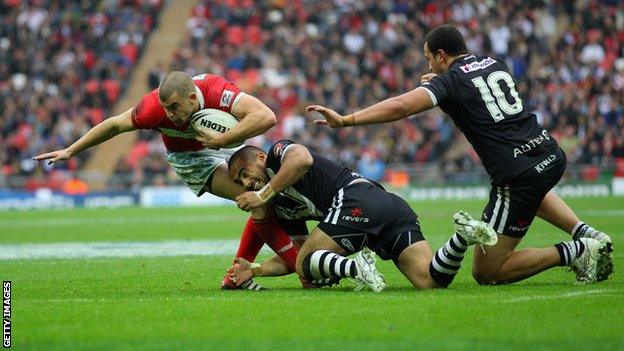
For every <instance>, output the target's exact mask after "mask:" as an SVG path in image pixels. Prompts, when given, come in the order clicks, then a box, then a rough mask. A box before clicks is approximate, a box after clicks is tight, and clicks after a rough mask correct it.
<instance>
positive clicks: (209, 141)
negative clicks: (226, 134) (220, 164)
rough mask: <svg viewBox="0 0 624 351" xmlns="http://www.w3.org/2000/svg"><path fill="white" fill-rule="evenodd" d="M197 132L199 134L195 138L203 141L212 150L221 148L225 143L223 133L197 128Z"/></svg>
mask: <svg viewBox="0 0 624 351" xmlns="http://www.w3.org/2000/svg"><path fill="white" fill-rule="evenodd" d="M196 132H197V135H196V136H195V139H196V140H197V141H199V142H200V143H202V145H204V147H207V148H209V149H212V150H219V149H220V148H222V147H223V146H224V145H225V143H224V142H223V137H222V135H223V134H218V133H211V132H208V131H205V130H201V129H198V130H196Z"/></svg>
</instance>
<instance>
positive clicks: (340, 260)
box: [303, 250, 357, 281]
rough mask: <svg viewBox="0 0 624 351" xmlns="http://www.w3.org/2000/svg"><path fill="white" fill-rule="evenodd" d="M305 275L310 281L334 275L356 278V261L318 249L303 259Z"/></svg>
mask: <svg viewBox="0 0 624 351" xmlns="http://www.w3.org/2000/svg"><path fill="white" fill-rule="evenodd" d="M303 275H304V277H305V278H306V279H308V280H309V281H314V280H321V279H326V278H332V277H340V278H355V277H356V276H357V265H356V264H355V261H354V260H352V259H349V258H346V257H343V256H340V255H338V254H335V253H333V252H330V251H327V250H317V251H314V252H313V253H311V254H309V255H308V256H306V258H304V259H303Z"/></svg>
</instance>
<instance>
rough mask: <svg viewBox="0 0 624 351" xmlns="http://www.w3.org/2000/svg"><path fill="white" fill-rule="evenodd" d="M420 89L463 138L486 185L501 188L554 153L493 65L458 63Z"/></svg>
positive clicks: (486, 60) (471, 58) (503, 70)
mask: <svg viewBox="0 0 624 351" xmlns="http://www.w3.org/2000/svg"><path fill="white" fill-rule="evenodd" d="M422 87H423V88H425V89H426V90H427V91H428V92H429V95H430V96H431V99H432V100H433V104H434V105H437V106H439V107H440V109H442V111H444V112H445V113H446V114H448V115H449V116H450V117H451V118H452V119H453V121H454V122H455V125H456V126H457V127H458V128H459V129H460V130H461V131H462V132H463V133H464V134H465V135H466V138H467V139H468V141H469V142H470V144H472V146H473V147H474V149H475V151H476V152H477V154H478V155H479V157H480V158H481V161H482V162H483V166H484V167H485V169H486V171H487V173H488V174H489V175H490V181H491V183H492V185H502V184H505V183H506V182H508V181H509V180H511V179H512V178H514V176H517V175H518V174H520V173H522V172H523V171H525V170H527V169H529V168H530V167H533V166H535V165H537V164H538V163H540V162H541V161H543V160H544V158H546V157H547V156H548V154H547V153H548V152H552V151H553V150H554V149H555V148H557V147H558V145H557V142H556V141H555V139H554V138H553V137H552V136H551V135H550V134H549V133H548V131H546V130H545V129H544V127H542V126H541V125H540V124H539V123H537V119H536V116H535V115H534V114H530V113H528V112H527V110H526V106H525V104H524V101H522V99H521V98H520V96H519V94H518V91H517V90H516V83H515V80H514V79H513V77H512V76H511V74H509V71H508V69H507V66H506V65H505V64H504V63H503V62H501V61H500V60H498V59H494V58H491V57H487V56H476V55H474V54H471V55H468V56H466V57H462V58H459V59H457V60H456V61H455V62H453V63H452V64H451V67H450V68H449V70H448V71H447V72H444V73H442V74H439V75H437V76H435V77H434V78H433V79H431V80H430V81H429V82H427V83H424V84H423V85H422Z"/></svg>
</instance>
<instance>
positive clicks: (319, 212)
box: [266, 140, 361, 220]
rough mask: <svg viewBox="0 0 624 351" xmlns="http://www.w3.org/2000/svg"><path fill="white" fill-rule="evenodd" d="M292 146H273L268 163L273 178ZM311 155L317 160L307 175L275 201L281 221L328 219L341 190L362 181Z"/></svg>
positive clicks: (285, 142)
mask: <svg viewBox="0 0 624 351" xmlns="http://www.w3.org/2000/svg"><path fill="white" fill-rule="evenodd" d="M293 144H294V142H293V141H291V140H280V141H278V142H277V143H275V144H273V146H271V149H270V150H269V152H268V155H267V161H266V166H267V173H268V175H269V177H270V178H273V176H274V175H275V174H276V173H277V172H278V171H279V169H280V167H281V165H282V157H283V156H284V153H285V152H286V150H288V147H289V146H291V145H293ZM308 151H309V152H310V154H311V155H312V159H313V160H314V161H313V164H312V166H310V168H309V169H308V172H307V173H306V174H305V175H304V176H303V178H301V179H300V180H299V181H297V182H296V183H295V184H293V185H291V186H290V187H288V188H286V189H285V190H284V191H282V192H280V193H279V194H277V196H275V197H274V198H273V206H274V207H275V211H276V212H277V215H278V217H281V218H289V219H314V220H320V219H322V218H323V217H325V216H326V215H327V213H328V210H329V208H330V207H331V206H332V199H333V198H334V196H335V195H336V193H337V192H338V190H339V189H340V188H343V187H345V186H347V185H348V184H349V183H350V182H351V181H353V180H354V179H357V178H361V177H360V175H359V174H357V173H355V172H352V171H351V170H350V169H349V168H347V167H343V166H340V165H338V164H337V163H336V162H333V161H331V160H329V159H327V158H325V157H323V156H321V155H319V154H318V153H316V152H314V151H312V150H310V149H308Z"/></svg>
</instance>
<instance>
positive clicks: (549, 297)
mask: <svg viewBox="0 0 624 351" xmlns="http://www.w3.org/2000/svg"><path fill="white" fill-rule="evenodd" d="M616 292H621V291H620V290H616V289H593V290H583V291H572V292H567V293H562V294H555V295H532V296H523V297H517V298H513V299H509V300H504V301H501V302H521V301H534V300H556V299H563V298H570V297H580V296H588V295H606V294H612V293H616Z"/></svg>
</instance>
